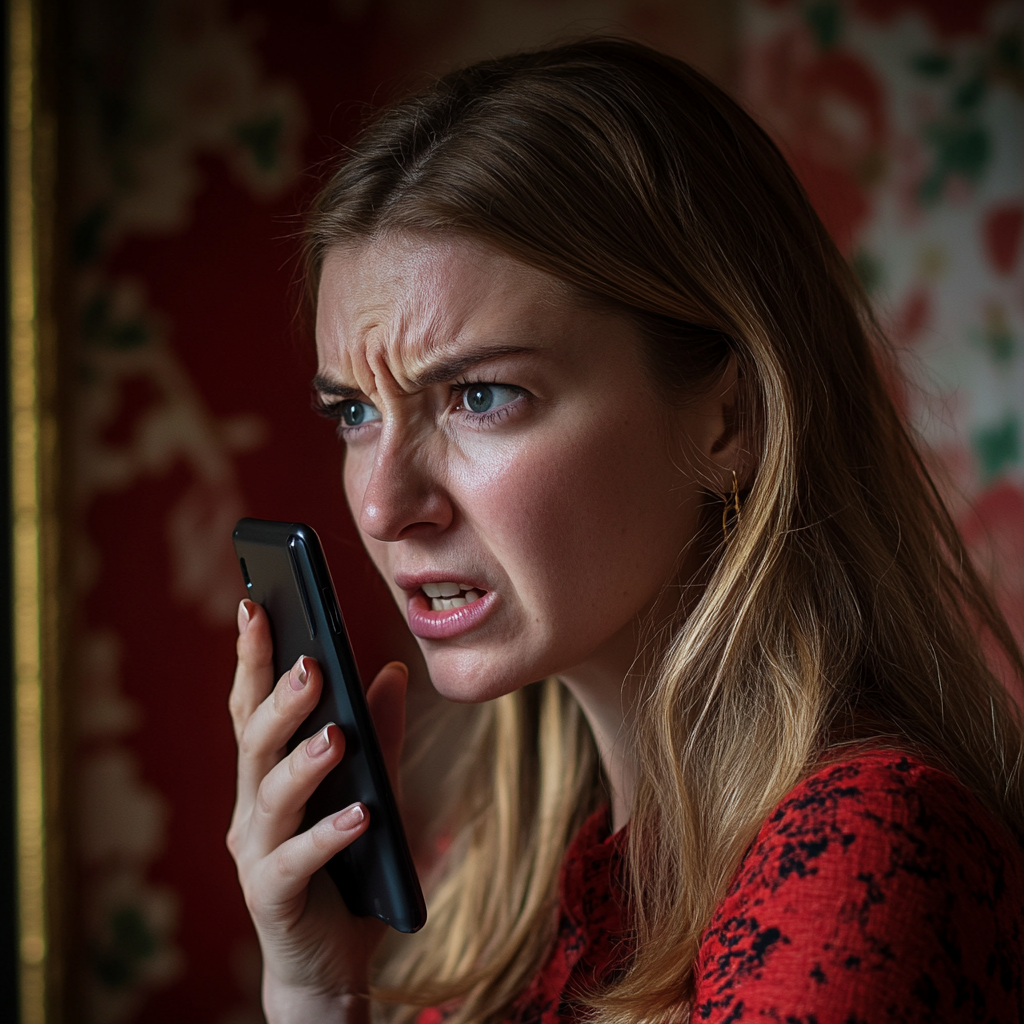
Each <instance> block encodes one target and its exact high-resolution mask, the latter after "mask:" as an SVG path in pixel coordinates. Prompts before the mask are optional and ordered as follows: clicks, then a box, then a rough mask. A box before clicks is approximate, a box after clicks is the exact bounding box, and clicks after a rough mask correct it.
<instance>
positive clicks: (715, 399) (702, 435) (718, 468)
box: [687, 355, 756, 494]
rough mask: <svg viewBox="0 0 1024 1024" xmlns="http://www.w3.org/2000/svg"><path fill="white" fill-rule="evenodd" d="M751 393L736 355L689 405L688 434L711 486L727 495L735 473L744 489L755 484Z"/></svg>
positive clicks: (713, 489) (715, 490) (719, 492)
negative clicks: (748, 405) (713, 381)
mask: <svg viewBox="0 0 1024 1024" xmlns="http://www.w3.org/2000/svg"><path fill="white" fill-rule="evenodd" d="M748 402H749V396H748V394H747V388H746V385H745V382H744V380H743V378H742V376H741V375H740V372H739V364H738V363H737V361H736V356H735V355H731V356H729V362H728V363H727V364H726V367H725V370H724V371H723V373H722V375H721V377H719V378H718V380H717V381H716V382H715V383H714V384H713V385H712V386H711V387H710V388H709V389H708V390H707V392H706V393H705V394H704V395H702V396H701V397H700V398H698V399H696V400H695V401H694V402H693V403H692V404H690V403H688V404H687V410H688V412H689V414H690V416H691V417H694V418H693V419H691V420H690V422H689V424H687V426H688V428H689V429H688V434H689V436H690V438H691V440H692V441H693V443H694V444H695V445H696V446H697V448H698V451H697V452H696V453H695V454H696V455H697V457H698V459H699V464H700V465H701V466H702V467H703V470H704V474H705V475H706V477H707V482H708V486H709V489H710V490H712V491H714V492H715V493H716V494H728V493H729V492H730V491H731V490H732V487H733V481H732V475H733V473H735V474H736V479H737V481H738V483H739V489H740V490H741V491H744V490H746V489H747V488H749V487H750V485H751V484H752V483H753V477H754V470H755V468H756V459H755V456H754V445H753V443H752V442H753V438H751V437H750V436H749V433H750V424H751V422H752V417H751V416H750V415H749V413H750V410H749V408H747V403H748Z"/></svg>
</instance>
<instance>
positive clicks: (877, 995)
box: [694, 750, 1024, 1024]
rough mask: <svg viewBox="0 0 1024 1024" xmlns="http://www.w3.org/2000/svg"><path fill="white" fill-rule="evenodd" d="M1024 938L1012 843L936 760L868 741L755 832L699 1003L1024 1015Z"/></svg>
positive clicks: (714, 934)
mask: <svg viewBox="0 0 1024 1024" xmlns="http://www.w3.org/2000/svg"><path fill="white" fill-rule="evenodd" d="M1022 941H1024V855H1022V851H1021V849H1020V847H1019V845H1018V844H1017V843H1016V842H1015V841H1014V840H1013V839H1012V838H1011V837H1010V836H1009V834H1008V833H1007V832H1006V831H1005V830H1004V829H1003V827H1002V826H1001V825H1000V824H998V823H997V822H996V821H995V820H994V819H992V817H991V816H990V815H989V814H988V813H987V812H986V811H985V809H984V808H983V807H982V805H981V804H980V802H979V801H978V800H977V799H976V798H975V797H974V796H973V795H972V794H971V793H970V792H969V791H968V790H967V789H966V788H965V787H964V786H962V785H961V784H960V783H958V782H957V781H956V780H955V779H953V778H951V777H950V776H949V775H948V774H946V773H945V772H943V771H941V770H939V769H937V768H935V767H933V766H931V765H929V764H927V763H926V762H924V761H923V760H921V759H920V758H917V757H915V756H913V755H910V754H904V753H898V752H893V751H885V750H872V751H868V752H863V751H862V752H860V753H857V754H853V755H850V756H848V757H847V758H846V759H844V760H841V761H837V762H834V763H831V764H826V765H823V766H822V767H821V768H819V769H818V770H817V771H815V772H814V773H813V774H812V775H810V776H809V777H808V778H807V779H805V780H804V781H803V782H801V783H800V784H799V785H798V786H797V787H795V788H794V789H793V790H792V791H791V792H790V793H789V794H788V795H787V796H786V797H785V799H783V800H782V802H781V803H780V804H779V805H778V806H777V807H776V808H775V810H774V811H773V812H772V814H771V815H770V816H769V818H768V820H767V821H766V822H765V824H764V826H763V827H762V829H761V830H760V832H759V833H758V835H757V837H756V839H755V840H754V842H753V843H752V844H751V847H750V849H749V850H748V852H747V854H746V856H745V857H744V859H743V862H742V863H741V865H740V867H739V870H738V871H737V873H736V875H735V877H734V879H733V881H732V883H731V885H730V887H729V890H728V893H727V895H726V897H725V899H724V900H723V902H722V904H721V905H720V906H719V907H718V909H717V911H716V913H715V915H714V917H713V919H712V922H711V924H710V926H709V928H708V930H707V931H706V933H705V935H704V938H703V941H702V946H701V952H700V956H699V958H698V962H697V976H696V982H697V997H698V998H697V1004H696V1006H695V1011H696V1012H695V1014H694V1018H695V1019H697V1020H702V1019H703V1020H726V1019H729V1020H743V1019H747V1018H748V1015H749V1017H750V1018H751V1019H752V1018H753V1017H755V1016H767V1017H768V1019H774V1015H775V1013H776V1012H778V1013H781V1014H782V1015H781V1016H780V1017H778V1019H780V1020H785V1019H791V1020H801V1021H802V1020H804V1019H805V1017H804V1016H801V1015H800V1014H799V1013H796V1012H795V1011H796V1010H797V1009H798V1008H799V1007H806V1008H807V1010H806V1013H807V1014H809V1016H807V1017H806V1019H808V1020H810V1019H812V1018H813V1019H815V1020H816V1021H818V1022H819V1024H825V1022H826V1021H832V1020H835V1021H840V1020H841V1021H844V1022H845V1021H847V1020H849V1019H855V1020H864V1021H872V1020H914V1021H916V1020H922V1021H923V1020H927V1019H948V1014H951V1013H954V1008H955V1013H956V1014H966V1015H967V1016H965V1017H964V1019H985V1020H1004V1019H1005V1020H1014V1021H1019V1020H1020V1019H1021V1013H1022V1012H1024V993H1022V972H1024V967H1022V953H1021V944H1022ZM883 997H884V998H883ZM879 1000H882V1002H881V1003H880V1002H879ZM819 1004H820V1005H819ZM883 1004H884V1005H886V1006H888V1008H889V1009H888V1010H886V1011H885V1012H882V1009H881V1007H882V1005H883ZM744 1007H745V1008H746V1009H744ZM737 1009H738V1010H739V1015H738V1016H737V1015H736V1013H737ZM861 1009H862V1010H863V1011H864V1013H863V1015H862V1016H857V1015H856V1013H854V1011H855V1010H856V1011H857V1012H858V1013H859V1012H860V1010H861ZM840 1011H842V1012H840ZM723 1013H724V1014H726V1015H728V1014H732V1016H722V1015H721V1014H723ZM977 1013H980V1014H981V1016H980V1017H977V1018H975V1017H974V1016H973V1015H974V1014H977ZM851 1014H852V1016H851ZM944 1014H946V1015H947V1016H944Z"/></svg>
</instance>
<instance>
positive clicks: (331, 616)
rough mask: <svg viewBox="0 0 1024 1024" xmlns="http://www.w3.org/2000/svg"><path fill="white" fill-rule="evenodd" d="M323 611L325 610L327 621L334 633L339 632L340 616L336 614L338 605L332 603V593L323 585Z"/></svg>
mask: <svg viewBox="0 0 1024 1024" xmlns="http://www.w3.org/2000/svg"><path fill="white" fill-rule="evenodd" d="M323 595H324V611H326V612H327V621H328V622H329V623H330V626H331V629H332V630H333V631H334V632H335V633H340V632H341V617H340V616H339V615H338V606H337V605H336V604H335V603H334V595H333V594H332V593H331V588H330V587H324V589H323Z"/></svg>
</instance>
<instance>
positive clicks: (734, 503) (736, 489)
mask: <svg viewBox="0 0 1024 1024" xmlns="http://www.w3.org/2000/svg"><path fill="white" fill-rule="evenodd" d="M723 500H724V502H725V507H724V508H723V509H722V536H723V537H724V539H725V543H726V544H728V543H729V511H730V507H731V509H732V511H734V512H735V513H736V522H737V524H738V523H739V521H740V484H739V480H737V479H736V470H735V469H734V470H733V471H732V494H727V495H726V496H725V498H724V499H723Z"/></svg>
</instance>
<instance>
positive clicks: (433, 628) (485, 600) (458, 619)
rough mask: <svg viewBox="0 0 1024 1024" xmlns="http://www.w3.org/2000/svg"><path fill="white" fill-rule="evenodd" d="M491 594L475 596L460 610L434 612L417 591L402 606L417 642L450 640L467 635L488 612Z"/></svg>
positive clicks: (426, 599)
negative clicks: (418, 639) (417, 638)
mask: <svg viewBox="0 0 1024 1024" xmlns="http://www.w3.org/2000/svg"><path fill="white" fill-rule="evenodd" d="M495 601H496V598H495V594H494V591H493V590H489V591H488V592H487V593H486V594H484V595H482V596H481V597H478V598H477V599H476V600H475V601H473V602H472V604H464V605H463V606H462V607H461V608H452V609H450V610H449V611H444V612H435V611H434V610H433V609H432V608H431V607H430V601H429V599H428V598H427V595H426V594H424V593H423V591H422V590H417V591H416V593H415V594H413V595H412V597H410V598H409V602H408V604H407V605H406V608H407V611H408V616H409V628H410V629H411V630H412V631H413V634H414V635H415V636H418V637H419V638H420V639H421V640H450V639H451V638H452V637H456V636H461V635H462V634H463V633H468V632H469V631H470V630H471V629H476V627H477V626H479V625H480V623H481V622H482V621H483V620H484V619H485V618H486V617H487V616H488V615H490V613H491V609H492V608H493V607H494V605H495Z"/></svg>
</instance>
